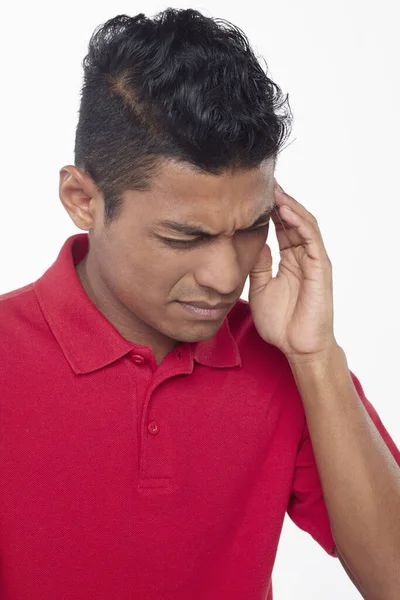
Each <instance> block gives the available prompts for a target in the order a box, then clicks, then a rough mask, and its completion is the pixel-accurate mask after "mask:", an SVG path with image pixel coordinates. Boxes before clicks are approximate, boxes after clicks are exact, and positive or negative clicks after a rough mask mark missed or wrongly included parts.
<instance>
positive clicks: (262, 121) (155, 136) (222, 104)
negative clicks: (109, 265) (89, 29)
mask: <svg viewBox="0 0 400 600" xmlns="http://www.w3.org/2000/svg"><path fill="white" fill-rule="evenodd" d="M83 68H84V81H83V86H82V90H81V103H80V109H79V120H78V125H77V129H76V138H75V164H76V166H78V167H79V168H81V169H82V170H83V171H84V172H86V173H88V174H89V175H90V176H91V178H92V179H93V181H94V182H95V184H96V186H97V187H98V189H99V191H100V192H101V193H102V194H103V197H104V204H105V222H106V223H110V222H111V221H113V220H114V219H115V218H117V217H118V215H119V213H120V208H121V206H122V197H121V196H122V194H123V192H124V191H126V190H128V189H132V190H146V189H148V188H149V185H150V183H151V176H152V175H153V174H154V173H155V172H156V168H157V165H158V164H159V163H160V159H162V158H167V159H168V158H169V159H174V160H177V161H183V162H186V163H189V164H191V165H193V166H194V167H197V168H198V169H200V170H201V171H204V172H208V173H213V174H220V173H221V172H223V171H224V170H227V169H247V168H252V167H256V166H258V165H260V164H261V163H262V162H263V161H264V160H266V159H268V158H270V157H273V158H276V155H277V153H278V152H279V150H280V149H281V148H282V145H283V142H284V141H285V140H286V139H287V137H288V134H289V133H290V126H291V117H292V115H291V111H290V107H289V101H288V95H286V96H284V95H283V94H282V92H281V89H280V88H279V87H278V85H277V84H276V83H274V82H273V81H272V80H271V79H270V78H269V77H268V76H267V74H266V72H265V71H264V70H263V68H262V67H261V64H260V63H259V61H258V60H257V58H256V57H255V55H254V53H253V50H252V49H251V47H250V44H249V41H248V39H247V37H246V36H245V34H244V33H243V32H242V31H241V30H240V29H239V28H238V27H236V26H234V25H232V24H231V23H229V22H227V21H226V20H223V19H213V18H210V17H206V16H204V15H202V14H201V13H200V12H198V11H196V10H192V9H182V10H178V9H172V8H168V9H166V10H165V11H163V12H160V13H158V14H157V15H156V16H155V17H154V18H152V19H150V18H148V17H146V16H145V15H144V14H139V15H137V16H135V17H129V16H127V15H118V16H116V17H114V18H112V19H110V20H108V21H107V22H106V23H104V24H103V25H101V26H99V27H98V28H97V29H96V30H95V31H94V33H93V35H92V36H91V39H90V42H89V48H88V54H87V55H86V56H85V58H84V60H83Z"/></svg>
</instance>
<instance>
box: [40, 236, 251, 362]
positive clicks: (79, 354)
mask: <svg viewBox="0 0 400 600" xmlns="http://www.w3.org/2000/svg"><path fill="white" fill-rule="evenodd" d="M88 248H89V236H88V234H87V233H79V234H76V235H73V236H71V237H69V238H68V239H67V240H66V241H65V243H64V245H63V246H62V248H61V250H60V253H59V255H58V257H57V259H56V261H55V262H54V263H53V264H52V265H51V266H50V267H49V269H48V270H47V271H46V272H45V273H44V274H43V275H42V276H41V277H40V278H39V279H38V280H37V281H36V282H35V283H34V284H33V289H34V292H35V294H36V297H37V300H38V303H39V305H40V307H41V310H42V312H43V315H44V318H45V319H46V321H47V323H48V325H49V327H50V329H51V331H52V333H53V335H54V337H55V338H56V340H57V342H58V344H59V346H60V348H61V350H62V351H63V353H64V355H65V358H66V359H67V361H68V362H69V364H70V366H71V368H72V369H73V371H74V372H75V373H77V374H81V373H90V372H92V371H96V370H97V369H101V368H102V367H105V366H106V365H108V364H111V363H112V362H114V361H116V360H118V359H119V358H121V357H122V356H124V355H125V354H128V353H129V352H135V350H136V351H138V352H139V351H140V349H143V346H138V345H136V344H134V343H133V342H130V341H128V340H126V339H125V338H124V337H123V336H122V335H121V334H120V333H119V332H118V330H117V329H116V328H115V327H114V326H113V325H112V324H111V323H110V322H109V321H108V320H107V319H106V318H105V317H104V316H103V314H102V313H101V312H100V311H99V310H98V309H97V308H96V307H95V305H94V304H93V303H92V301H91V300H90V299H89V297H88V296H87V294H86V292H85V290H84V289H83V287H82V285H81V283H80V281H79V278H78V275H77V273H76V271H75V265H77V264H78V263H79V262H80V261H81V260H82V259H83V258H84V257H85V256H86V254H87V252H88ZM179 348H180V349H181V350H182V352H183V353H185V355H186V357H187V359H189V360H190V362H191V365H190V367H191V368H193V360H195V361H196V362H198V363H200V364H202V365H205V366H208V367H219V368H225V367H234V366H241V360H240V354H239V349H238V346H237V344H236V341H235V339H234V337H233V335H232V333H231V330H230V328H229V323H228V318H225V320H224V321H223V323H222V325H221V327H220V328H219V330H218V332H217V333H216V334H215V336H213V337H212V338H210V339H208V340H204V341H200V342H193V343H189V342H181V343H180V344H179Z"/></svg>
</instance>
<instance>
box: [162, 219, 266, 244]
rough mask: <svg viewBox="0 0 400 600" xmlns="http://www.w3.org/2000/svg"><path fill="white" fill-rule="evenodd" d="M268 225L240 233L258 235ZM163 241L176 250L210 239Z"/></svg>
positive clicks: (164, 239) (166, 239)
mask: <svg viewBox="0 0 400 600" xmlns="http://www.w3.org/2000/svg"><path fill="white" fill-rule="evenodd" d="M268 225H269V222H268V223H265V224H264V225H261V226H260V227H256V228H255V229H249V230H248V231H242V232H240V233H256V232H257V231H261V229H264V228H265V227H267V226H268ZM162 239H163V241H164V242H165V244H166V245H167V246H172V247H175V248H190V247H192V246H195V245H196V244H199V243H200V242H206V241H208V240H209V238H201V237H199V238H196V239H195V240H174V239H172V238H162Z"/></svg>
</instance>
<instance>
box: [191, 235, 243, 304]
mask: <svg viewBox="0 0 400 600" xmlns="http://www.w3.org/2000/svg"><path fill="white" fill-rule="evenodd" d="M195 278H196V281H197V283H198V284H199V286H201V287H204V288H210V289H212V290H215V291H216V292H217V293H218V294H220V295H221V296H223V295H229V294H232V293H233V292H234V291H235V290H237V288H238V287H239V286H240V284H241V283H242V272H241V269H240V263H239V259H238V254H237V251H236V249H235V246H234V242H233V239H232V238H225V239H224V238H221V239H219V240H218V241H214V242H213V243H212V244H210V246H209V247H208V248H207V250H206V251H205V253H204V254H203V255H202V258H201V264H199V265H198V266H197V268H196V270H195Z"/></svg>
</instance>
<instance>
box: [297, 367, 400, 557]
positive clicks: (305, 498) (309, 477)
mask: <svg viewBox="0 0 400 600" xmlns="http://www.w3.org/2000/svg"><path fill="white" fill-rule="evenodd" d="M350 374H351V377H352V379H353V383H354V386H355V388H356V390H357V393H358V395H359V397H360V399H361V401H362V403H363V404H364V406H365V408H366V410H367V412H368V414H369V416H370V417H371V419H372V421H373V423H374V424H375V427H376V428H377V430H378V431H379V433H380V435H381V436H382V438H383V440H384V441H385V443H386V445H387V447H388V448H389V450H390V452H391V453H392V455H393V457H394V458H395V460H396V461H397V463H398V465H399V466H400V452H399V449H398V448H397V447H396V445H395V443H394V441H393V440H392V438H391V437H390V435H389V433H388V432H387V431H386V429H385V427H384V426H383V424H382V421H381V420H380V418H379V416H378V414H377V412H376V411H375V409H374V407H373V406H372V404H371V403H370V402H369V401H368V400H367V398H366V397H365V394H364V391H363V389H362V387H361V384H360V382H359V380H358V379H357V377H356V376H355V375H354V374H353V373H352V372H351V371H350ZM287 513H288V515H289V517H290V518H291V519H292V521H293V522H294V523H295V524H296V525H297V526H298V527H300V529H303V530H304V531H306V532H308V533H309V534H310V535H311V536H312V537H313V538H314V539H315V540H316V541H317V542H318V543H319V544H320V545H321V546H322V547H323V548H324V550H326V552H327V553H328V554H330V555H331V556H337V555H336V552H335V542H334V539H333V537H332V532H331V528H330V524H329V517H328V512H327V509H326V506H325V502H324V498H323V495H322V488H321V482H320V479H319V475H318V470H317V466H316V463H315V458H314V453H313V449H312V445H311V439H310V434H309V431H308V427H307V424H305V426H304V431H303V436H302V440H301V443H300V445H299V449H298V453H297V458H296V465H295V473H294V478H293V483H292V491H291V496H290V500H289V504H288V509H287Z"/></svg>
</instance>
